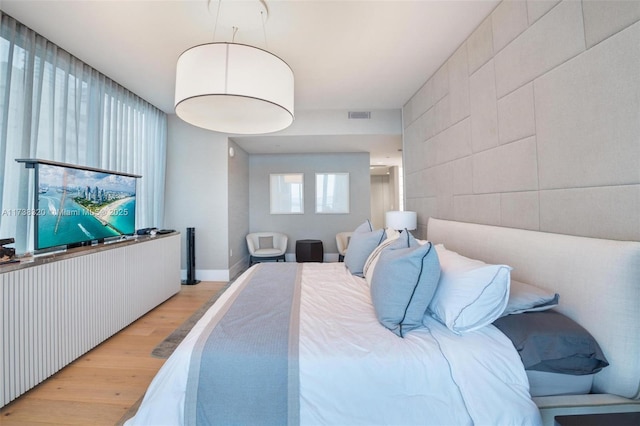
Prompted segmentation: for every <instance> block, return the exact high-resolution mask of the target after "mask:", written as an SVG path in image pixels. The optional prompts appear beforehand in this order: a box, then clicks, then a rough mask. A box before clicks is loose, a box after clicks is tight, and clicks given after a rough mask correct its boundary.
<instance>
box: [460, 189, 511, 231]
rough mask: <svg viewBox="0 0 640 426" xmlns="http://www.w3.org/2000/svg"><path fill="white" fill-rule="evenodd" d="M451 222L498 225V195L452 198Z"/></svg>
mask: <svg viewBox="0 0 640 426" xmlns="http://www.w3.org/2000/svg"><path fill="white" fill-rule="evenodd" d="M453 220H457V221H460V222H473V223H483V224H485V225H500V194H484V195H456V196H454V197H453Z"/></svg>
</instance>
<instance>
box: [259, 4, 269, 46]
mask: <svg viewBox="0 0 640 426" xmlns="http://www.w3.org/2000/svg"><path fill="white" fill-rule="evenodd" d="M264 6H265V7H267V5H266V4H265V5H264ZM260 17H261V18H262V34H263V35H264V48H265V49H266V50H269V45H268V44H267V29H266V27H265V18H264V12H263V11H260Z"/></svg>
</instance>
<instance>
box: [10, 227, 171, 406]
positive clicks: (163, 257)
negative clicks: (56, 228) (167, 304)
mask: <svg viewBox="0 0 640 426" xmlns="http://www.w3.org/2000/svg"><path fill="white" fill-rule="evenodd" d="M178 291H180V234H179V233H177V232H174V233H171V234H166V235H162V236H155V237H150V236H145V237H140V238H137V239H131V240H126V241H122V242H120V243H119V244H98V245H93V246H83V247H78V248H74V249H69V250H67V251H62V252H60V251H59V252H53V253H49V254H42V255H37V256H32V257H29V258H24V259H21V260H20V262H19V263H11V264H3V265H0V318H1V319H2V326H1V327H0V344H1V345H2V348H1V351H0V377H2V386H0V407H1V406H4V405H6V404H7V403H9V402H10V401H12V400H14V399H15V398H17V397H18V396H20V395H21V394H23V393H25V392H26V391H27V390H29V389H31V388H32V387H34V386H36V385H37V384H38V383H40V382H41V381H43V380H45V379H46V378H47V377H49V376H51V375H53V374H54V373H56V372H57V371H59V370H60V369H62V368H63V367H64V366H66V365H67V364H69V363H71V362H72V361H74V360H75V359H76V358H78V357H79V356H81V355H83V354H84V353H86V352H88V351H89V350H90V349H92V348H93V347H95V346H97V345H98V344H100V343H102V342H103V341H105V340H106V339H108V338H109V337H111V336H112V335H113V334H115V333H117V332H118V331H120V330H121V329H123V328H124V327H126V326H127V325H129V324H130V323H132V322H133V321H135V320H136V319H138V318H139V317H141V316H142V315H144V314H145V313H147V312H148V311H150V310H151V309H153V308H154V307H156V306H157V305H159V304H160V303H162V302H164V301H165V300H167V299H168V298H169V297H171V296H173V295H174V294H176V293H177V292H178Z"/></svg>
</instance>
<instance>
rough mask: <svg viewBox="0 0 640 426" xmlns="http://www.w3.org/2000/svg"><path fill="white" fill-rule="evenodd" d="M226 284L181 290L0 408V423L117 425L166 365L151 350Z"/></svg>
mask: <svg viewBox="0 0 640 426" xmlns="http://www.w3.org/2000/svg"><path fill="white" fill-rule="evenodd" d="M225 285H226V283H225V282H201V283H199V284H197V285H192V286H189V285H183V286H181V289H180V292H179V293H178V294H176V295H175V296H173V297H172V298H170V299H169V300H167V301H166V302H164V303H163V304H162V305H160V306H158V307H157V308H155V309H154V310H152V311H150V312H149V313H147V314H146V315H145V316H143V317H142V318H140V319H138V320H137V321H136V322H134V323H133V324H131V325H130V326H128V327H127V328H125V329H123V330H122V331H120V332H119V333H118V334H116V335H114V336H113V337H111V338H110V339H109V340H107V341H105V342H104V343H102V344H101V345H99V346H97V347H96V348H94V349H93V350H91V351H90V352H88V353H87V354H85V355H84V356H82V357H80V358H78V359H77V360H76V361H74V362H73V363H71V364H69V365H68V366H67V367H65V368H64V369H63V370H61V371H59V372H58V373H57V374H55V375H54V376H52V377H50V378H49V379H47V380H46V381H45V382H43V383H41V384H40V385H38V386H37V387H35V388H34V389H32V390H30V391H29V392H27V393H26V394H24V395H22V396H21V397H19V398H18V399H16V400H14V401H12V402H11V403H9V404H8V405H6V406H5V407H4V408H2V409H1V410H0V425H2V426H12V425H21V426H24V425H33V426H44V425H111V426H113V425H115V424H116V423H117V422H118V421H119V420H120V418H121V417H122V416H123V415H124V414H125V413H126V412H127V411H128V410H129V408H131V407H132V406H133V405H134V404H135V403H136V402H137V401H138V399H139V398H140V397H141V396H142V395H144V392H145V390H146V389H147V386H148V385H149V383H150V382H151V380H152V379H153V377H154V375H155V374H156V372H157V371H158V370H159V369H160V367H161V366H162V364H163V363H164V361H165V360H164V359H158V358H154V357H152V356H151V351H152V350H153V349H154V348H155V347H156V345H157V344H158V343H160V342H162V341H163V340H164V339H165V338H166V337H167V336H168V335H169V334H171V332H172V331H173V330H175V329H176V328H177V327H178V326H179V325H180V324H182V323H183V322H184V321H185V320H186V319H187V318H189V317H190V316H191V314H192V313H193V312H194V311H196V310H197V309H198V308H199V307H200V306H202V304H204V303H205V302H206V301H207V300H209V299H210V298H211V297H212V296H213V295H214V294H216V293H217V292H218V291H220V290H221V289H222V287H224V286H225Z"/></svg>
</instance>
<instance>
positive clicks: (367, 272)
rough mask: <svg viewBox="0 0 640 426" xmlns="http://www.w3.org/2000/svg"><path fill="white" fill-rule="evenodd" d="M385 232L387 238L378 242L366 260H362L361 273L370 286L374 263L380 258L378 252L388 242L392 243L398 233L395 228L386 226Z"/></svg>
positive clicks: (386, 245) (380, 251) (387, 244)
mask: <svg viewBox="0 0 640 426" xmlns="http://www.w3.org/2000/svg"><path fill="white" fill-rule="evenodd" d="M385 233H386V235H387V239H386V240H384V241H383V242H381V243H380V245H378V246H377V247H376V248H375V249H373V251H372V252H371V254H370V255H369V257H368V258H367V260H366V262H364V267H363V268H362V274H363V275H364V277H365V279H366V280H367V284H369V286H371V279H372V277H373V270H374V269H375V268H376V264H377V263H378V259H379V258H380V253H382V250H384V249H385V247H388V246H389V244H391V243H393V242H394V241H395V240H397V239H398V237H399V236H400V233H399V232H398V231H396V230H395V229H391V228H386V229H385Z"/></svg>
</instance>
